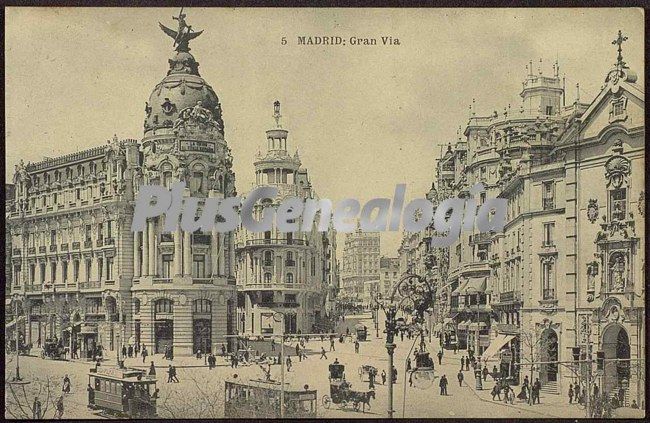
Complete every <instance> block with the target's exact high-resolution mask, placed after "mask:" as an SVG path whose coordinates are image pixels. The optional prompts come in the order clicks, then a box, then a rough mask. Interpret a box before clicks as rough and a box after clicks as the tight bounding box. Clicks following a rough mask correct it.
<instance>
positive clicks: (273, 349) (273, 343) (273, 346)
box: [271, 338, 275, 351]
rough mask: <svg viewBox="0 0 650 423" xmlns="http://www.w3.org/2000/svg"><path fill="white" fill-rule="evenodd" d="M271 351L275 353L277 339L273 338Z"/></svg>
mask: <svg viewBox="0 0 650 423" xmlns="http://www.w3.org/2000/svg"><path fill="white" fill-rule="evenodd" d="M271 351H275V339H273V338H271Z"/></svg>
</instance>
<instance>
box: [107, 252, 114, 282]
mask: <svg viewBox="0 0 650 423" xmlns="http://www.w3.org/2000/svg"><path fill="white" fill-rule="evenodd" d="M106 279H107V280H109V281H110V280H113V258H111V257H108V258H106Z"/></svg>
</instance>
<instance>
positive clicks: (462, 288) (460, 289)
mask: <svg viewBox="0 0 650 423" xmlns="http://www.w3.org/2000/svg"><path fill="white" fill-rule="evenodd" d="M468 282H469V281H465V282H463V283H461V284H459V285H458V287H457V288H456V289H454V290H453V291H452V292H451V295H459V294H460V293H462V292H464V291H465V287H466V286H467V284H468Z"/></svg>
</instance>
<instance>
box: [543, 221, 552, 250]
mask: <svg viewBox="0 0 650 423" xmlns="http://www.w3.org/2000/svg"><path fill="white" fill-rule="evenodd" d="M554 229H555V223H544V240H543V245H544V246H545V247H548V246H551V245H554V244H553V231H554Z"/></svg>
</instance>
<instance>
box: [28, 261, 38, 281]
mask: <svg viewBox="0 0 650 423" xmlns="http://www.w3.org/2000/svg"><path fill="white" fill-rule="evenodd" d="M34 282H36V266H35V265H33V264H30V265H29V283H30V284H32V285H33V284H34Z"/></svg>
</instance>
